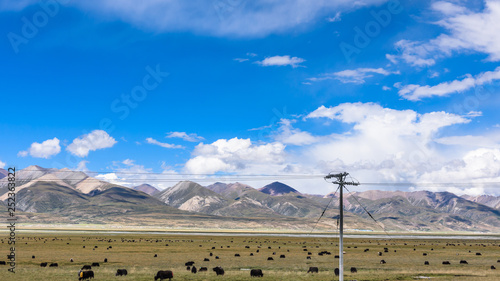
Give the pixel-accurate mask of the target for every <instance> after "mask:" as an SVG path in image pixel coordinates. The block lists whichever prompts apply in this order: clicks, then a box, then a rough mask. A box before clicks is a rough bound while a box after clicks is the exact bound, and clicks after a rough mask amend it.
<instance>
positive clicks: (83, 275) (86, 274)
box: [78, 270, 94, 281]
mask: <svg viewBox="0 0 500 281" xmlns="http://www.w3.org/2000/svg"><path fill="white" fill-rule="evenodd" d="M92 278H94V272H93V271H92V270H89V271H80V272H79V273H78V280H80V281H81V280H86V279H92Z"/></svg>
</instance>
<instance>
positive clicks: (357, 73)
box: [308, 68, 399, 84]
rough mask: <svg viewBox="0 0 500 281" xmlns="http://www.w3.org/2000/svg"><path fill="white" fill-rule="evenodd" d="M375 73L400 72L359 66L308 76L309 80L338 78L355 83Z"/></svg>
mask: <svg viewBox="0 0 500 281" xmlns="http://www.w3.org/2000/svg"><path fill="white" fill-rule="evenodd" d="M374 74H380V75H383V76H388V75H390V74H399V72H390V71H387V70H385V69H383V68H357V69H346V70H342V71H338V72H333V73H324V74H322V75H320V76H318V77H311V78H308V80H309V81H314V82H316V81H322V80H330V79H337V80H339V81H340V82H342V83H355V84H363V83H365V79H366V78H370V77H373V75H374Z"/></svg>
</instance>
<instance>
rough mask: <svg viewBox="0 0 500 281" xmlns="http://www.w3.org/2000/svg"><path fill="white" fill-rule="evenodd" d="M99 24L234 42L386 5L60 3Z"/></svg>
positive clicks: (314, 0) (15, 0)
mask: <svg viewBox="0 0 500 281" xmlns="http://www.w3.org/2000/svg"><path fill="white" fill-rule="evenodd" d="M37 2H38V1H33V0H24V1H19V0H4V1H2V2H0V3H1V4H0V9H3V10H22V9H23V8H24V7H26V6H28V5H36V3H37ZM64 2H65V4H64V5H67V6H75V7H77V8H79V9H81V10H82V11H83V12H85V13H87V14H93V15H94V16H96V17H97V18H102V19H104V20H109V21H114V20H120V21H123V22H126V23H129V24H131V25H133V26H136V27H138V28H141V29H145V30H148V31H154V32H179V31H180V32H186V31H187V32H193V33H196V34H203V35H213V36H232V37H263V36H266V35H269V34H276V33H284V32H287V31H290V30H296V29H297V28H298V27H308V26H312V25H313V23H315V22H316V21H317V20H320V19H322V18H324V17H325V16H327V15H329V14H332V13H336V12H339V11H347V10H349V11H352V10H353V9H356V8H361V7H366V6H372V5H379V4H382V3H384V2H386V0H358V1H356V2H355V3H354V4H353V2H352V1H349V0H338V1H322V0H310V1H304V0H283V1H267V0H253V1H243V0H239V1H234V0H221V1H204V0H190V1H185V0H169V1H159V0H153V1H136V0H99V1H97V0H87V1H64Z"/></svg>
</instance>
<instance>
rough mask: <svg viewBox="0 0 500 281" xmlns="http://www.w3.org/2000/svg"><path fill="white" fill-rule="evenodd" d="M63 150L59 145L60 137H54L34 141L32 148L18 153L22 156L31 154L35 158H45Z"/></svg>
mask: <svg viewBox="0 0 500 281" xmlns="http://www.w3.org/2000/svg"><path fill="white" fill-rule="evenodd" d="M59 152H61V146H60V145H59V139H58V138H53V139H49V140H46V141H44V142H42V143H38V142H34V143H32V144H31V146H30V148H28V150H25V151H19V153H18V154H17V155H18V156H20V157H26V156H28V155H30V156H31V157H35V158H45V159H48V158H50V157H52V156H54V155H56V154H58V153H59Z"/></svg>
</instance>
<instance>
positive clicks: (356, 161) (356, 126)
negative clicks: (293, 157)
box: [303, 103, 470, 182]
mask: <svg viewBox="0 0 500 281" xmlns="http://www.w3.org/2000/svg"><path fill="white" fill-rule="evenodd" d="M321 118H326V119H327V120H332V121H336V122H341V123H343V124H350V125H351V127H350V129H348V130H347V131H344V132H341V133H339V134H335V135H332V136H329V137H325V138H322V141H321V142H318V143H315V144H313V145H311V147H309V148H308V149H307V150H306V152H305V154H304V155H303V159H307V158H309V160H310V162H312V163H316V165H319V163H322V164H321V165H323V166H325V167H328V168H329V169H339V170H345V169H346V170H352V171H358V172H357V173H358V175H359V176H360V177H366V178H371V180H372V181H373V180H380V181H385V182H387V181H389V182H392V181H412V180H415V179H416V178H417V177H418V176H419V175H420V174H422V173H423V172H426V171H431V170H433V169H437V168H438V167H439V165H440V164H441V163H442V161H443V159H444V158H445V157H444V156H443V155H441V154H440V153H437V151H436V149H435V148H434V145H435V142H434V139H435V138H436V136H437V133H438V132H439V131H440V130H441V129H442V128H445V127H447V126H451V125H456V124H464V123H468V122H470V119H468V118H465V117H462V116H458V115H455V114H450V113H446V112H430V113H425V114H419V113H417V112H415V111H413V110H395V109H390V108H383V107H382V106H380V105H378V104H374V103H344V104H340V105H338V106H334V107H325V106H321V107H319V108H318V109H316V110H314V111H313V112H311V113H310V114H308V115H307V116H306V120H318V119H321ZM325 172H328V171H325Z"/></svg>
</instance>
